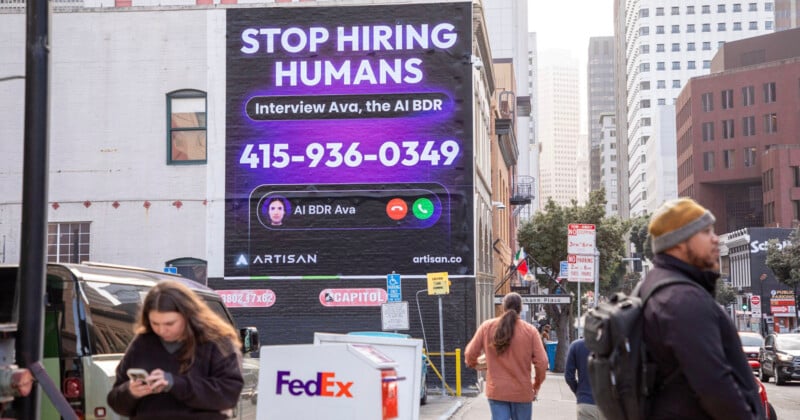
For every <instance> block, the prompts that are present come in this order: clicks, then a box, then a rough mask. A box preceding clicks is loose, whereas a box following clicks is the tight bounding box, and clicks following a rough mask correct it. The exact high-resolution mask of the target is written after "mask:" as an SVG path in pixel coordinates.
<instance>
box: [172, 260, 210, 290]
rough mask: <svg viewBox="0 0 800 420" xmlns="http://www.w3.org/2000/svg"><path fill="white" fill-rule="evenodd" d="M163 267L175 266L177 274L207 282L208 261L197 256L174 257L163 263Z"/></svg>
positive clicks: (199, 281)
mask: <svg viewBox="0 0 800 420" xmlns="http://www.w3.org/2000/svg"><path fill="white" fill-rule="evenodd" d="M164 267H175V268H177V269H178V274H180V275H181V276H183V277H186V278H187V279H192V280H194V281H196V282H198V283H200V284H208V263H207V262H206V261H205V260H201V259H199V258H191V257H185V258H175V259H174V260H169V261H167V262H166V263H164Z"/></svg>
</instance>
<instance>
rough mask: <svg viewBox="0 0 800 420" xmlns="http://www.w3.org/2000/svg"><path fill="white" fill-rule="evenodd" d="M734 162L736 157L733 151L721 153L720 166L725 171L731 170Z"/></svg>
mask: <svg viewBox="0 0 800 420" xmlns="http://www.w3.org/2000/svg"><path fill="white" fill-rule="evenodd" d="M734 162H736V155H735V153H734V150H733V149H729V150H723V151H722V165H723V167H724V168H725V169H731V168H733V164H734Z"/></svg>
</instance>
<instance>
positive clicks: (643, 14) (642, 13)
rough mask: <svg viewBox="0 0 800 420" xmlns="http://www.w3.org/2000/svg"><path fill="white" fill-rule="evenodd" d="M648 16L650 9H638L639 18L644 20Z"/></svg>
mask: <svg viewBox="0 0 800 420" xmlns="http://www.w3.org/2000/svg"><path fill="white" fill-rule="evenodd" d="M649 16H650V9H639V17H640V18H646V17H649Z"/></svg>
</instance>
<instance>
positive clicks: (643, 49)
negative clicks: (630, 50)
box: [639, 44, 650, 54]
mask: <svg viewBox="0 0 800 420" xmlns="http://www.w3.org/2000/svg"><path fill="white" fill-rule="evenodd" d="M639 53H640V54H649V53H650V45H648V44H644V45H640V46H639Z"/></svg>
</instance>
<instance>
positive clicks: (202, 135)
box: [167, 89, 206, 164]
mask: <svg viewBox="0 0 800 420" xmlns="http://www.w3.org/2000/svg"><path fill="white" fill-rule="evenodd" d="M167 116H168V117H169V122H170V123H169V128H168V129H167V150H168V152H169V155H168V157H167V163H168V164H186V163H205V162H206V94H205V92H202V91H199V90H191V89H186V90H178V91H174V92H170V93H168V94H167Z"/></svg>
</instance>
